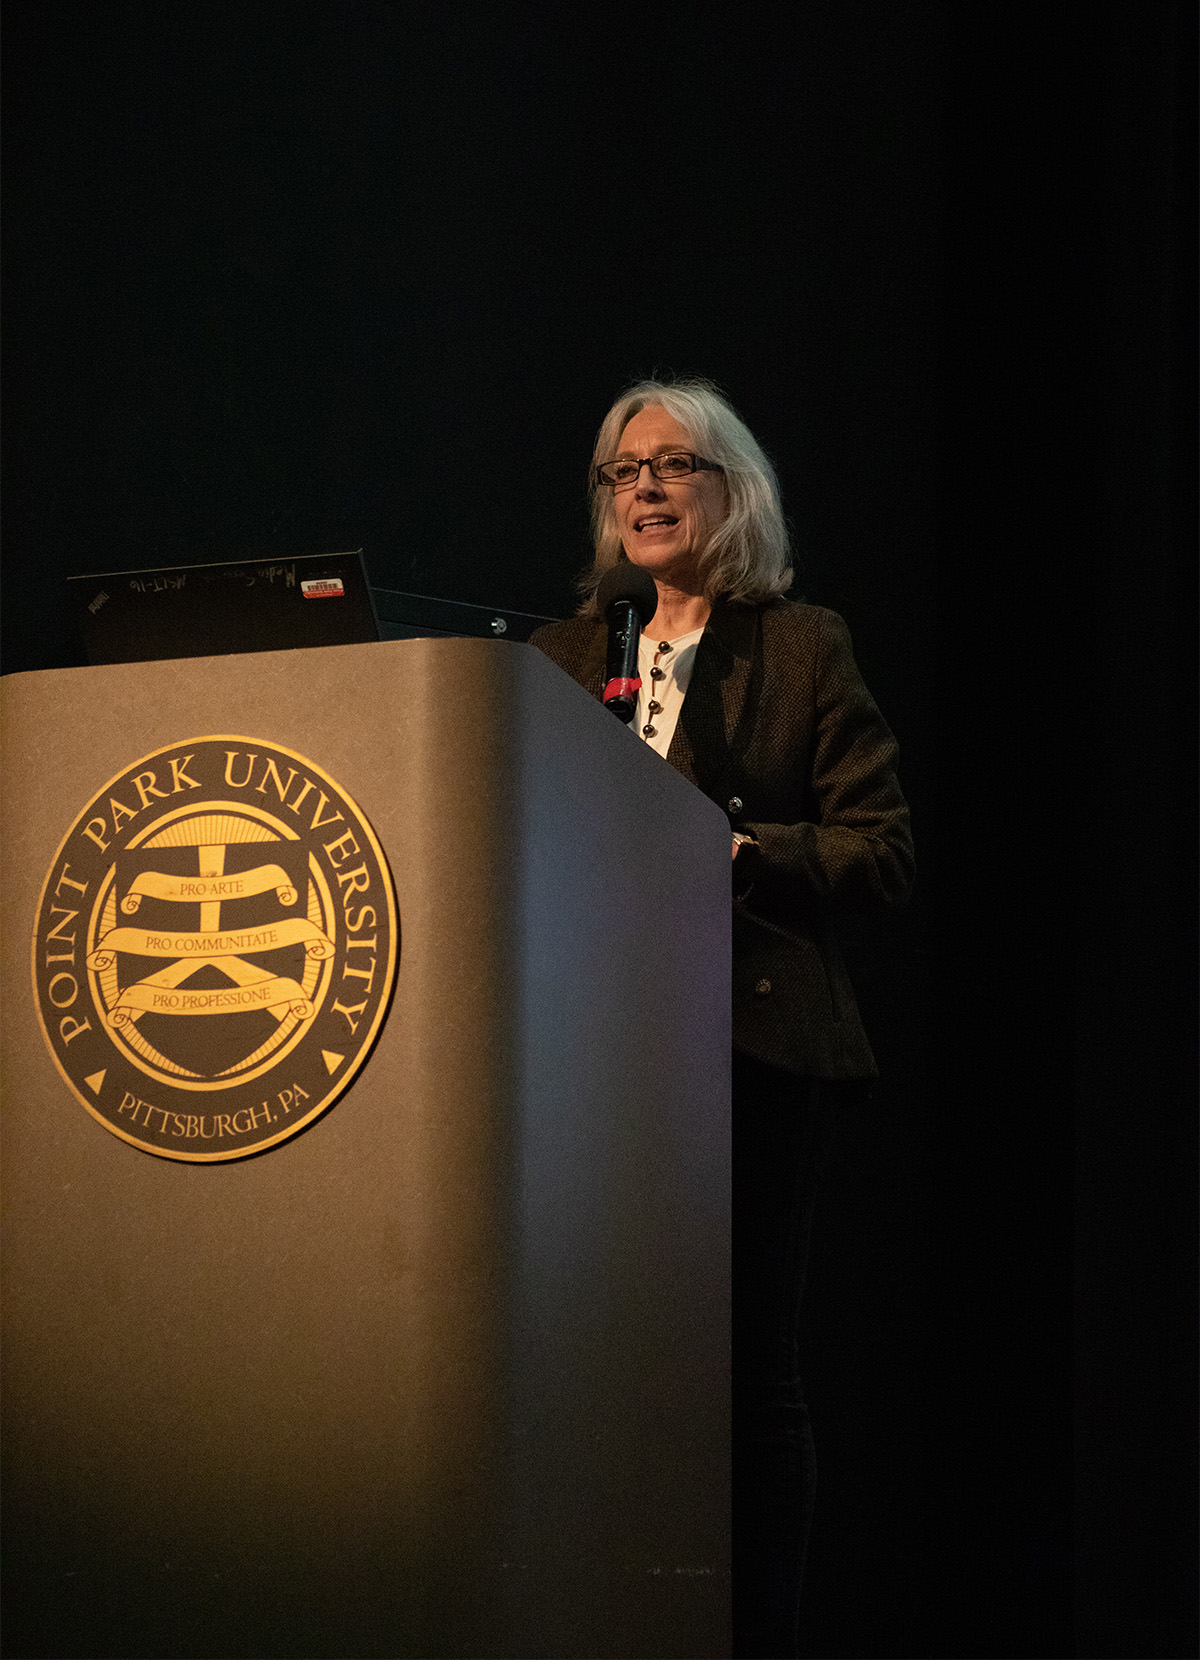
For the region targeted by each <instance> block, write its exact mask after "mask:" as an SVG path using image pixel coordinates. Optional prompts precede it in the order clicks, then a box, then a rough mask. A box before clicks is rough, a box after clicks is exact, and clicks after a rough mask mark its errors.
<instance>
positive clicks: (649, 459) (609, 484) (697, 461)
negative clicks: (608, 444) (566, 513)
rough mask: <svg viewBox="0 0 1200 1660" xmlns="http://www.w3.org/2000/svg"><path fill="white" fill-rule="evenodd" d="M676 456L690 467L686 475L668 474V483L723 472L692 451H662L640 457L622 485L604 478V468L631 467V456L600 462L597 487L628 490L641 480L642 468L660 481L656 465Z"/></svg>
mask: <svg viewBox="0 0 1200 1660" xmlns="http://www.w3.org/2000/svg"><path fill="white" fill-rule="evenodd" d="M676 455H686V456H687V458H688V460H689V461H690V462H691V464H692V465H691V467H690V469H689V470H688V471H687V472H686V473H670V474H668V476H667V482H668V483H669V482H670V480H671V479H672V478H690V477H691V476H692V473H723V472H724V471H725V469H724V467H722V466H720V465H719V464H718V463H717V462H716V461H706V460H705V459H704V457H703V456H702V455H697V454H696V453H695V451H694V450H664V451H663V453H662V454H661V455H644V456H642V458H641V460H640V461H638V463H637V472H636V474H635V475H634V476H633V478H629V479H626V480H625V481H624V483H623V484H622V483H620V482H618V481H617V480H616V479H607V478H605V477H604V469H605V468H606V467H618V466H620V467H626V466H632V465H633V458H632V456H622V457H621V458H620V459H619V460H615V461H601V462H600V463H599V465H598V466H597V468H596V483H597V485H603V486H604V487H605V489H607V490H620V489H626V490H628V489H629V488H630V486H631V485H634V484H636V483H637V481H638V479H639V478H641V476H642V468H643V467H649V469H650V473H651V476H652V477H653V478H657V479H660V480H661V478H662V474H661V473H660V472H659V470H658V463H659V462H660V461H666V460H667V458H668V457H669V456H676Z"/></svg>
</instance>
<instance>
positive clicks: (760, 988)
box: [754, 980, 771, 997]
mask: <svg viewBox="0 0 1200 1660" xmlns="http://www.w3.org/2000/svg"><path fill="white" fill-rule="evenodd" d="M754 995H755V997H769V996H770V995H771V982H770V980H760V981H759V982H758V984H757V985H756V986H755V988H754Z"/></svg>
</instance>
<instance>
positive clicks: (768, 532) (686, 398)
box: [579, 379, 792, 615]
mask: <svg viewBox="0 0 1200 1660" xmlns="http://www.w3.org/2000/svg"><path fill="white" fill-rule="evenodd" d="M649 407H661V408H663V409H665V410H666V412H667V414H668V415H673V416H674V417H675V419H676V420H677V421H678V422H679V423H680V425H681V426H684V427H686V428H687V430H688V432H689V433H690V434H691V436H692V440H693V442H694V443H695V444H696V447H697V452H698V453H699V454H700V455H703V456H704V458H705V459H706V460H708V461H715V462H716V463H717V464H718V465H719V466H720V467H721V468H722V469H723V472H724V480H725V491H726V498H727V500H728V504H729V511H728V513H727V514H726V516H725V518H724V519H723V520H722V522H721V523H720V524H719V525H718V526H717V528H716V530H715V531H714V532H713V534H712V536H711V537H710V539H709V542H708V546H707V547H706V548H704V549H702V551H701V555H700V569H701V572H702V573H703V576H704V592H705V594H706V595H707V597H708V598H709V599H710V600H713V599H716V597H717V596H718V594H722V595H724V596H725V597H726V598H728V599H740V600H748V601H753V602H761V601H763V600H769V599H775V598H777V597H778V596H779V595H780V594H782V593H784V592H785V591H786V590H787V588H788V587H790V585H791V581H792V571H791V550H790V547H789V544H788V533H787V527H786V526H785V524H784V522H783V511H782V509H781V507H780V503H779V483H778V481H777V479H776V477H775V469H774V467H772V465H771V463H770V462H769V461H768V460H767V458H766V456H765V455H764V454H763V452H762V450H761V448H760V447H759V445H758V443H757V442H756V440H755V438H754V435H753V433H752V432H751V431H750V429H749V428H748V427H747V426H746V424H745V422H744V421H743V420H742V419H741V417H740V416H739V415H738V414H737V412H736V410H735V409H734V408H733V406H732V405H731V404H730V403H729V401H728V399H727V398H725V397H724V395H723V394H722V393H721V391H720V390H719V389H718V388H717V387H716V386H714V385H713V383H712V381H709V380H697V379H688V380H671V381H660V380H640V381H638V382H637V383H636V384H635V385H633V386H630V387H629V388H627V390H626V391H624V392H622V394H621V396H620V397H619V398H618V399H617V401H616V403H614V404H613V406H612V408H611V409H610V410H609V412H608V414H607V415H606V416H605V417H604V420H603V422H602V423H601V426H600V431H599V432H598V433H597V435H596V447H595V449H594V450H593V452H592V468H591V503H592V536H593V540H594V543H595V549H596V551H595V556H594V558H593V560H592V563H591V566H590V567H589V568H588V570H587V571H585V572H584V574H583V576H582V577H581V578H580V581H579V588H580V592H581V593H582V594H583V595H584V603H583V605H582V606H581V607H580V610H581V612H582V613H583V614H584V615H595V611H596V602H595V594H596V589H597V587H598V586H599V584H600V579H601V578H602V577H603V576H604V573H605V572H606V571H608V570H611V569H612V567H613V566H614V565H615V564H617V563H618V562H619V561H620V560H621V559H622V558H624V557H625V552H624V549H623V547H622V545H621V536H620V532H619V530H618V528H617V517H616V513H615V511H614V509H613V500H612V491H611V490H610V489H608V488H606V487H605V486H604V485H601V484H597V482H596V467H597V465H598V464H599V463H600V462H601V461H609V460H611V459H612V457H613V456H614V455H615V453H616V449H617V444H618V442H619V441H620V437H621V434H622V433H623V432H624V430H625V428H626V426H628V424H629V422H630V421H631V420H632V419H633V417H634V416H635V415H637V414H639V413H640V412H641V411H642V410H643V409H646V408H649Z"/></svg>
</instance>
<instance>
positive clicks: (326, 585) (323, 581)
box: [300, 576, 346, 599]
mask: <svg viewBox="0 0 1200 1660" xmlns="http://www.w3.org/2000/svg"><path fill="white" fill-rule="evenodd" d="M300 592H301V593H302V594H303V595H304V597H305V599H341V597H342V595H343V594H344V593H345V592H346V590H345V588H344V586H343V585H342V579H341V577H340V576H318V577H314V578H313V580H312V581H311V582H301V584H300Z"/></svg>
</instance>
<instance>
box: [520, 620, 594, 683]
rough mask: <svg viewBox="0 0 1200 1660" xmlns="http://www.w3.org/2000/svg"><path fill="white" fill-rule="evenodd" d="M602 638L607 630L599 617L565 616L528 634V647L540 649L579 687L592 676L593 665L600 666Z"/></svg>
mask: <svg viewBox="0 0 1200 1660" xmlns="http://www.w3.org/2000/svg"><path fill="white" fill-rule="evenodd" d="M606 641H607V633H606V630H605V627H604V624H603V622H602V621H601V620H600V618H599V617H568V618H567V619H566V621H565V622H554V623H546V624H545V625H544V626H543V627H542V628H536V629H534V631H533V633H532V634H531V635H530V636H529V643H530V645H531V646H536V647H537V649H538V650H539V651H541V652H544V653H545V655H546V656H547V657H548V658H549V659H550V661H551V662H552V663H557V664H558V666H559V668H560V669H565V670H566V672H567V673H568V674H569V675H570V676H571V678H572V680H577V681H578V682H579V684H580V685H581V686H584V685H586V684H587V682H588V680H589V679H590V678H592V676H593V675H594V673H595V672H596V669H597V665H599V667H600V668H603V656H604V649H605V644H606Z"/></svg>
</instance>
